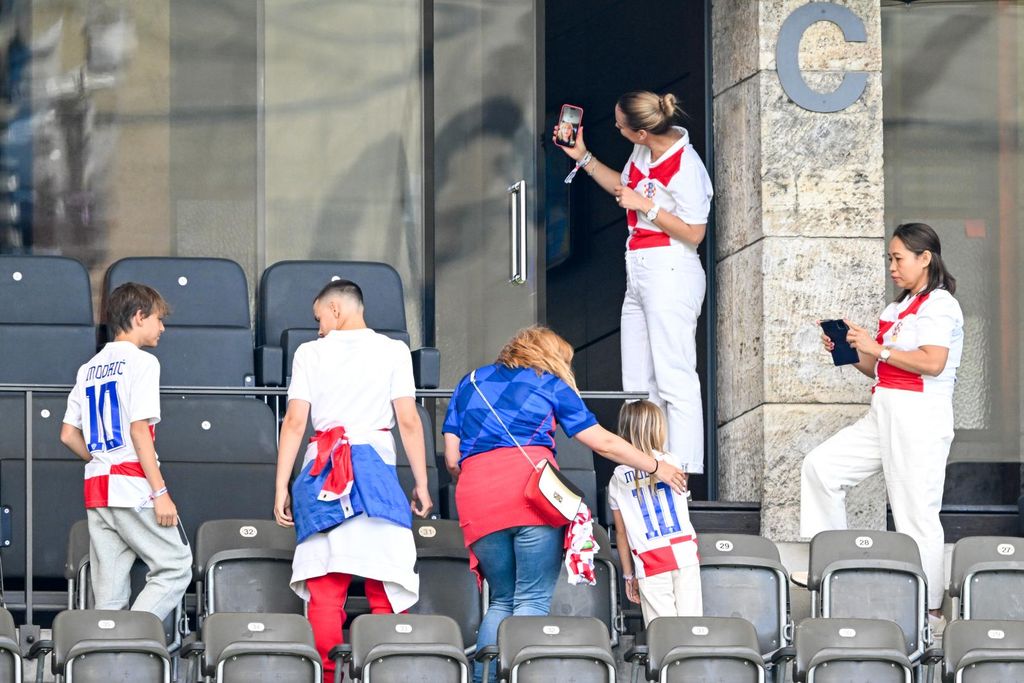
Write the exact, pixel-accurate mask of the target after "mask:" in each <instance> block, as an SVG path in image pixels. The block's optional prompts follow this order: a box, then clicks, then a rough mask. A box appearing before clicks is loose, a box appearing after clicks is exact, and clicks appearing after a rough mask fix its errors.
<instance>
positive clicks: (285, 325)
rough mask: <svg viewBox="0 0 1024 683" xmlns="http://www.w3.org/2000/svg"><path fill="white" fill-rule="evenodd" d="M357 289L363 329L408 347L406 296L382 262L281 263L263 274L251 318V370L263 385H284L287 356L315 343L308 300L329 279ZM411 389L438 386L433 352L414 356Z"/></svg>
mask: <svg viewBox="0 0 1024 683" xmlns="http://www.w3.org/2000/svg"><path fill="white" fill-rule="evenodd" d="M338 279H345V280H351V281H353V282H355V283H356V284H358V285H359V286H360V288H361V289H362V290H363V298H364V302H365V304H366V324H367V325H368V326H369V327H371V328H373V329H374V330H376V331H377V332H380V333H381V334H386V335H388V336H389V337H392V338H394V339H400V340H402V341H404V342H405V343H406V344H408V343H409V332H408V328H407V327H406V321H405V296H404V293H403V290H402V280H401V277H400V276H399V275H398V272H397V271H396V270H395V269H394V268H392V267H391V266H389V265H387V264H386V263H372V262H359V261H281V262H279V263H275V264H274V265H272V266H270V267H269V268H267V269H266V270H264V271H263V276H262V277H261V278H260V290H259V297H258V298H257V305H258V312H257V317H256V370H257V377H258V379H259V382H260V384H261V385H263V386H287V384H288V379H289V378H290V376H291V367H292V356H293V355H294V354H295V349H296V348H298V346H299V345H300V344H302V343H304V342H307V341H310V340H312V339H315V338H316V333H317V328H316V323H315V321H314V320H313V309H312V307H313V297H315V296H316V295H317V294H318V293H319V292H320V290H321V289H322V288H323V287H324V285H326V284H327V283H329V282H331V281H332V280H338ZM413 372H414V374H415V375H416V386H418V387H421V388H436V387H437V386H438V383H439V382H440V355H439V354H438V351H437V349H433V348H423V349H418V350H417V351H414V352H413Z"/></svg>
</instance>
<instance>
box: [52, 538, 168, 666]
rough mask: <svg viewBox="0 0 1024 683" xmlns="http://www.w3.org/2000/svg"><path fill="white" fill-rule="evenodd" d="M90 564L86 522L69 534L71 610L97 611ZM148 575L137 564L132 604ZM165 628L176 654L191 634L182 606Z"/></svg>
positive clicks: (66, 568)
mask: <svg viewBox="0 0 1024 683" xmlns="http://www.w3.org/2000/svg"><path fill="white" fill-rule="evenodd" d="M89 564H90V559H89V523H88V522H87V521H86V520H84V519H83V520H80V521H78V522H75V524H74V525H73V526H72V527H71V533H69V534H68V553H67V560H66V562H65V564H64V577H65V578H66V579H67V580H68V609H79V610H81V609H95V604H96V603H95V598H94V596H93V593H92V579H91V575H90V573H89ZM148 571H149V569H148V567H146V565H145V564H144V563H143V562H142V561H141V560H136V561H135V565H134V566H133V567H132V572H131V578H130V580H131V584H132V590H131V597H130V598H129V601H130V602H134V601H135V598H136V597H138V595H139V592H140V591H141V590H142V588H143V587H144V586H145V584H146V573H147V572H148ZM163 626H164V642H165V643H167V649H168V651H169V652H174V651H176V650H177V649H178V648H179V647H181V641H182V638H183V637H184V636H185V634H186V633H187V632H188V623H187V622H186V620H185V618H184V608H183V605H178V606H177V608H176V609H175V610H174V612H173V613H171V614H169V615H167V618H166V619H164V621H163Z"/></svg>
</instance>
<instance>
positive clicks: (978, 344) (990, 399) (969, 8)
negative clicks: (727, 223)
mask: <svg viewBox="0 0 1024 683" xmlns="http://www.w3.org/2000/svg"><path fill="white" fill-rule="evenodd" d="M882 29H883V32H882V41H883V46H882V48H883V49H882V52H883V75H884V93H885V182H886V197H885V198H886V224H887V227H888V228H889V230H890V232H891V230H892V229H893V228H894V227H895V226H896V225H898V224H899V223H902V222H906V221H923V222H926V223H929V224H931V225H932V226H933V227H934V228H935V229H936V230H937V231H938V232H939V235H940V237H941V239H942V246H943V258H944V260H945V261H946V263H947V265H948V266H949V268H950V270H951V271H952V273H953V274H954V275H955V276H956V278H957V292H956V296H957V298H958V299H959V301H960V304H961V306H962V307H963V311H964V315H965V330H964V331H965V343H964V358H963V364H962V365H961V367H960V370H959V372H958V376H957V379H958V381H957V388H956V393H955V396H954V407H955V414H956V418H955V419H956V426H957V438H956V441H955V442H954V446H953V453H952V457H951V462H956V461H991V462H1014V463H1015V462H1017V461H1019V459H1020V452H1021V412H1020V411H1021V374H1020V368H1021V355H1020V354H1021V349H1022V345H1021V343H1020V339H1021V331H1022V330H1021V321H1022V319H1024V318H1022V315H1021V305H1022V297H1021V279H1020V276H1019V275H1018V270H1019V264H1020V263H1021V258H1022V256H1024V254H1022V249H1021V248H1022V240H1021V239H1020V238H1019V237H1018V234H1019V230H1020V227H1019V226H1020V224H1021V218H1022V205H1024V203H1022V199H1024V191H1022V188H1021V184H1020V178H1022V177H1024V175H1022V168H1021V165H1022V162H1024V149H1022V146H1021V137H1020V124H1021V115H1022V109H1021V105H1022V100H1021V93H1022V85H1024V83H1022V80H1021V79H1022V74H1024V69H1022V68H1021V66H1022V63H1021V58H1022V56H1024V52H1022V50H1021V38H1022V37H1024V6H1022V4H1021V3H1019V2H931V3H915V4H913V5H911V6H909V7H908V6H906V5H904V4H903V3H895V2H891V3H884V4H883V13H882ZM990 472H991V473H994V472H995V471H993V470H990ZM990 477H991V474H990ZM996 486H997V485H996V483H995V482H989V486H988V489H989V490H988V494H987V497H986V496H982V499H979V500H978V501H977V502H989V503H994V502H1010V501H1009V500H996V499H995V498H996V497H998V496H996V495H995V494H993V493H992V490H993V488H995V487H996ZM1015 486H1016V477H1014V482H1013V485H1012V486H1011V488H1013V487H1015ZM953 490H955V486H954V488H953ZM950 491H951V489H950V487H949V486H947V501H948V500H949V499H950ZM1003 493H1004V494H1005V498H1007V499H1011V498H1012V500H1015V499H1016V494H1017V493H1018V491H1016V490H1007V491H1005V492H1003ZM960 502H967V501H960Z"/></svg>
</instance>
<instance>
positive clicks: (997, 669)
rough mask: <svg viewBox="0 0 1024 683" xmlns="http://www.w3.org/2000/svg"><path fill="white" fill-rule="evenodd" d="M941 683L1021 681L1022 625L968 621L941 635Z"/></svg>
mask: <svg viewBox="0 0 1024 683" xmlns="http://www.w3.org/2000/svg"><path fill="white" fill-rule="evenodd" d="M942 650H943V654H944V656H943V661H942V681H943V683H1020V681H1024V622H1020V621H997V620H993V619H971V620H967V621H965V620H957V621H953V622H950V624H949V626H947V627H946V630H945V631H943V633H942Z"/></svg>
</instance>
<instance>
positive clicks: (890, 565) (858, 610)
mask: <svg viewBox="0 0 1024 683" xmlns="http://www.w3.org/2000/svg"><path fill="white" fill-rule="evenodd" d="M807 589H808V590H809V591H810V592H811V600H812V614H813V615H814V616H820V617H826V618H835V617H838V618H852V619H888V620H890V621H894V622H896V623H897V624H898V625H899V627H900V628H901V629H902V631H903V634H904V636H905V637H906V649H905V652H906V654H907V656H908V657H909V658H910V661H911V662H915V663H917V662H918V661H919V660H920V658H921V656H922V655H923V654H924V651H925V648H926V647H927V646H928V645H930V644H931V632H930V629H929V628H928V626H927V618H928V603H927V594H928V593H927V587H926V579H925V575H924V571H923V569H922V568H921V556H920V553H919V552H918V550H917V543H915V542H914V539H912V538H911V537H910V536H907V535H906V534H900V533H896V532H893V531H823V532H821V533H819V534H817V535H816V536H815V537H814V538H813V539H811V549H810V560H809V572H808V581H807Z"/></svg>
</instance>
